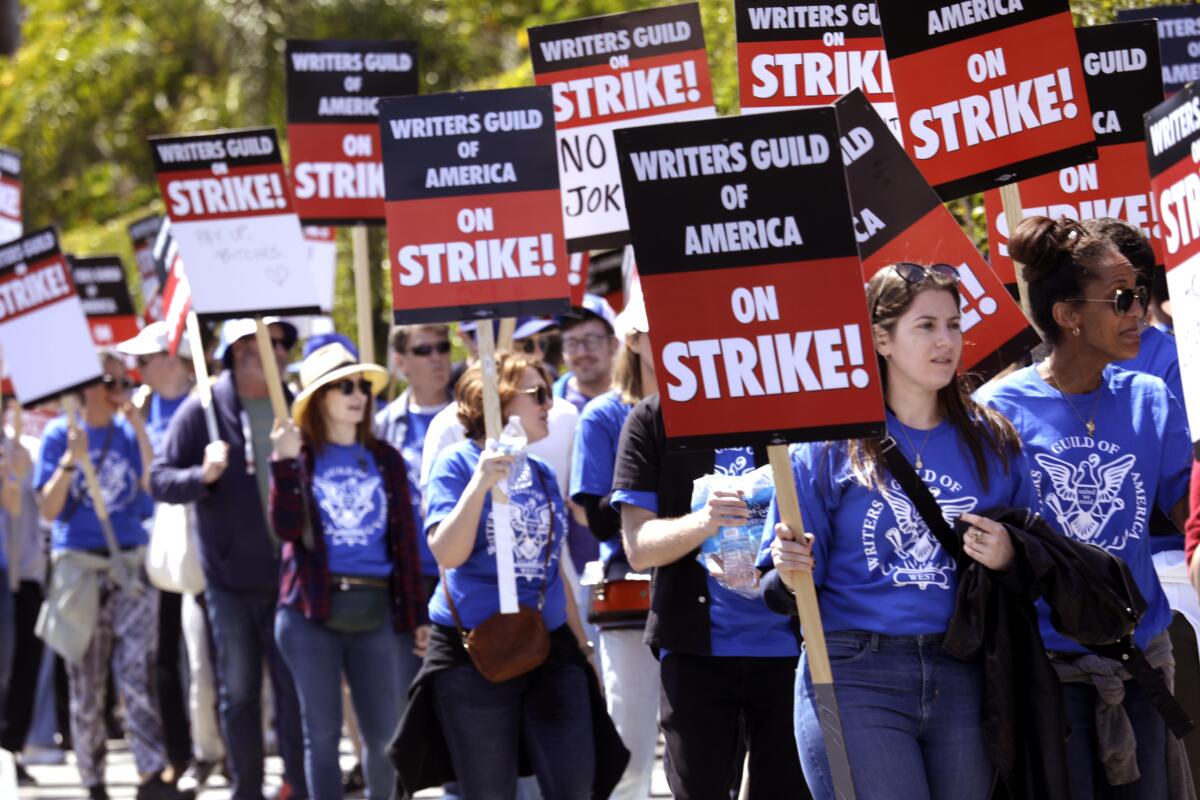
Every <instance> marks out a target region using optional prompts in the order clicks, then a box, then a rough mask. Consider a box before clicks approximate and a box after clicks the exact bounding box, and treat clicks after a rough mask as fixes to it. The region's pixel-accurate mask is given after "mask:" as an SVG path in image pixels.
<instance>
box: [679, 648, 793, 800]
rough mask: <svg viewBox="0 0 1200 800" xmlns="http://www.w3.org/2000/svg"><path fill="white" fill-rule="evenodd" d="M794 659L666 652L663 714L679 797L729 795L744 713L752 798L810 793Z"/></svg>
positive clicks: (709, 799)
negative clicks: (799, 745) (799, 743)
mask: <svg viewBox="0 0 1200 800" xmlns="http://www.w3.org/2000/svg"><path fill="white" fill-rule="evenodd" d="M796 661H797V659H795V658H748V657H717V656H693V655H685V654H681V653H670V654H668V655H667V656H666V657H665V658H664V659H663V662H662V689H661V693H660V700H659V715H660V722H661V724H662V729H663V735H664V736H665V738H666V742H667V752H666V759H665V760H666V764H665V766H666V772H667V783H668V784H669V785H670V787H671V792H672V793H673V794H674V796H675V797H676V798H680V799H681V800H728V798H729V788H730V784H731V783H732V782H733V780H734V776H735V775H736V774H737V771H736V768H737V760H738V758H739V757H740V755H739V747H738V737H739V727H738V723H739V720H740V721H741V723H742V726H743V728H742V729H741V730H742V733H741V735H743V736H744V737H745V743H746V749H747V750H749V752H750V797H751V799H752V800H760V799H761V798H777V797H789V798H795V800H804V799H805V798H810V797H811V795H810V794H809V791H808V786H807V785H806V784H805V783H804V774H803V773H802V772H801V771H800V756H799V754H798V753H797V752H796V737H795V734H794V733H793V730H792V707H793V695H794V692H795V689H794V686H795V681H796Z"/></svg>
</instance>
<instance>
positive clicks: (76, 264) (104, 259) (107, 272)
mask: <svg viewBox="0 0 1200 800" xmlns="http://www.w3.org/2000/svg"><path fill="white" fill-rule="evenodd" d="M67 261H68V263H69V264H70V265H71V277H72V278H73V279H74V281H75V290H76V291H77V292H78V294H79V299H80V301H81V302H82V303H83V313H84V314H85V315H87V321H88V327H89V328H91V331H92V339H93V340H94V341H95V342H96V344H98V345H102V346H107V345H114V344H116V343H117V342H123V341H125V340H126V339H132V338H133V337H134V336H137V332H138V331H139V330H140V329H141V326H140V325H138V318H137V313H136V312H135V311H134V310H133V298H132V297H130V295H129V284H128V283H127V282H126V278H125V265H124V264H122V263H121V258H120V256H94V257H91V258H80V257H78V256H67Z"/></svg>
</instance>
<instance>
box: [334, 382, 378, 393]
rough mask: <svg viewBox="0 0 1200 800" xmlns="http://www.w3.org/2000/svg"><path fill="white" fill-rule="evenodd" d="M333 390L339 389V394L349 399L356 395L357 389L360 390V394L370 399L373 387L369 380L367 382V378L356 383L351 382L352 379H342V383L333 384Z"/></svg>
mask: <svg viewBox="0 0 1200 800" xmlns="http://www.w3.org/2000/svg"><path fill="white" fill-rule="evenodd" d="M333 388H335V389H337V390H338V391H339V392H341V393H342V394H344V395H346V396H347V397H349V396H350V395H352V394H354V390H355V389H358V390H359V391H360V392H362V393H363V394H365V395H366V396H367V397H370V396H371V389H372V386H371V382H370V381H369V380H367V379H366V378H359V379H358V380H356V381H355V380H351V379H350V378H342V379H341V380H340V381H337V382H336V383H334V384H333Z"/></svg>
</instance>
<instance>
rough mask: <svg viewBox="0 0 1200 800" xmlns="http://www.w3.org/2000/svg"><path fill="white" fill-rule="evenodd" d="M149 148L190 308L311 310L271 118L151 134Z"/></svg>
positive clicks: (209, 311)
mask: <svg viewBox="0 0 1200 800" xmlns="http://www.w3.org/2000/svg"><path fill="white" fill-rule="evenodd" d="M150 149H151V152H152V153H153V155H154V166H155V169H156V170H157V172H158V184H159V188H160V189H161V191H162V196H163V200H164V201H165V203H166V208H167V215H168V216H169V217H170V220H171V236H173V237H174V240H175V243H176V245H177V246H178V248H179V252H180V253H181V254H182V256H183V258H184V259H185V260H186V261H187V265H188V279H189V282H190V284H191V289H192V300H193V303H194V307H195V310H196V313H197V314H198V315H200V316H203V317H209V318H212V319H220V318H229V317H244V316H253V315H256V314H260V315H261V314H279V315H287V314H315V313H319V312H320V306H319V301H318V299H317V292H316V287H315V286H314V284H313V281H312V276H311V274H310V270H309V266H308V257H307V251H306V250H305V246H304V238H303V236H302V234H301V232H300V220H299V218H298V217H297V216H296V213H295V210H294V209H293V206H292V201H291V193H290V191H289V190H288V184H287V176H286V175H285V174H284V170H283V160H282V158H281V156H280V152H279V142H278V139H277V137H276V134H275V129H274V128H250V129H245V130H236V131H220V132H213V133H202V134H194V135H187V136H160V137H151V139H150ZM165 267H166V264H165V262H164V268H165Z"/></svg>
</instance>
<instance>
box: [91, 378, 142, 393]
mask: <svg viewBox="0 0 1200 800" xmlns="http://www.w3.org/2000/svg"><path fill="white" fill-rule="evenodd" d="M100 382H101V383H102V384H104V388H105V389H107V390H108V391H110V392H128V391H129V390H131V389H132V388H133V387H134V386H136V385H137V384H135V383H134V382H133V381H131V380H129V378H118V377H117V376H115V375H105V376H104V377H103V378H101V379H100Z"/></svg>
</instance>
